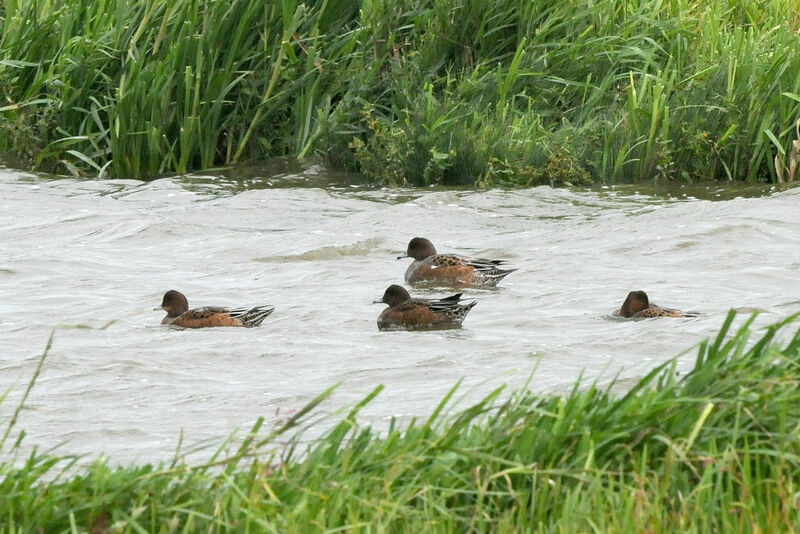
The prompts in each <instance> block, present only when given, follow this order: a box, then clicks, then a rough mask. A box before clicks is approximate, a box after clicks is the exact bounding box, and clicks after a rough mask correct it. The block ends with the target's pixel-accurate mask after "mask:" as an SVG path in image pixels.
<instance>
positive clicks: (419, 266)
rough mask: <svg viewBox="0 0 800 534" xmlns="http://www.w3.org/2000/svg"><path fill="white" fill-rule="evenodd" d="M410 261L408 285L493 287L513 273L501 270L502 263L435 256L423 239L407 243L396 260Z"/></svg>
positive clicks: (479, 259) (509, 270)
mask: <svg viewBox="0 0 800 534" xmlns="http://www.w3.org/2000/svg"><path fill="white" fill-rule="evenodd" d="M402 258H413V259H414V261H413V262H411V265H409V266H408V269H406V273H405V281H406V282H407V283H409V284H416V283H420V282H446V283H450V284H461V285H472V286H488V287H494V286H496V285H497V284H498V282H500V280H502V279H503V278H505V277H506V276H508V275H509V274H510V273H512V272H514V271H516V269H503V268H501V267H500V266H501V265H504V264H505V263H506V261H505V260H489V259H484V258H467V257H464V256H459V255H456V254H438V253H437V252H436V247H434V246H433V243H432V242H431V241H430V240H429V239H426V238H424V237H415V238H413V239H412V240H411V241H409V242H408V248H407V249H406V252H405V254H401V255H399V256H397V259H398V260H399V259H402Z"/></svg>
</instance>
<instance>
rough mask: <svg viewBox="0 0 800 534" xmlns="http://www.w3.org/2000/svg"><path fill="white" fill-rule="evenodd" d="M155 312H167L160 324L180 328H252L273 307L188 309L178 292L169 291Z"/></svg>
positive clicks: (260, 321)
mask: <svg viewBox="0 0 800 534" xmlns="http://www.w3.org/2000/svg"><path fill="white" fill-rule="evenodd" d="M155 309H156V310H164V311H166V312H167V315H166V317H164V319H163V320H162V321H161V324H165V325H173V326H180V327H182V328H210V327H215V326H243V327H245V328H252V327H254V326H260V325H261V323H262V321H264V318H265V317H267V316H268V315H269V314H271V313H272V312H273V311H274V310H275V307H274V306H256V307H254V308H233V309H231V308H223V307H219V306H207V307H204V308H195V309H193V310H190V309H189V301H188V300H187V299H186V297H185V296H184V295H183V293H181V292H180V291H176V290H174V289H170V290H169V291H167V292H166V293H164V298H163V299H162V301H161V306H159V307H157V308H155Z"/></svg>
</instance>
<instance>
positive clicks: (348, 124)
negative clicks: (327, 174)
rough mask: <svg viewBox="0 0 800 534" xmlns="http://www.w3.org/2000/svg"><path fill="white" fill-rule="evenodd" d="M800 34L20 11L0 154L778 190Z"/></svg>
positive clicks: (740, 8)
mask: <svg viewBox="0 0 800 534" xmlns="http://www.w3.org/2000/svg"><path fill="white" fill-rule="evenodd" d="M798 25H800V20H798V17H797V13H796V6H795V3H794V2H793V1H792V0H767V1H759V2H756V1H755V0H744V1H740V2H736V3H735V4H731V3H730V2H728V1H727V0H711V1H710V2H709V1H702V2H701V1H699V0H690V1H685V2H678V1H670V2H666V3H665V2H663V1H661V0H644V1H640V0H636V1H634V0H598V1H595V2H592V3H591V4H586V3H585V2H579V1H578V0H567V1H565V2H551V1H546V0H533V1H530V2H524V3H520V2H519V1H518V0H491V1H489V0H477V1H466V0H443V1H439V2H431V1H430V0H402V1H400V2H387V1H385V0H374V1H371V2H363V3H361V4H360V5H359V4H358V3H355V2H348V1H346V0H308V1H306V2H299V1H297V0H285V1H282V2H272V3H266V4H264V3H254V2H249V1H248V0H227V1H223V0H196V1H195V0H175V1H171V2H167V1H165V0H147V1H145V2H138V3H131V2H126V1H123V0H102V1H98V2H89V3H85V2H80V1H78V0H54V1H49V2H19V1H18V0H13V1H10V2H6V3H5V5H4V6H0V58H2V59H0V96H2V102H0V130H2V131H3V133H4V135H2V136H0V154H4V155H5V157H6V158H7V159H11V160H12V161H14V162H15V163H17V164H20V165H24V166H32V167H35V168H38V169H43V170H52V171H57V172H68V173H71V174H97V175H115V176H120V177H133V178H140V177H150V176H156V175H159V174H161V173H168V172H169V173H175V172H177V173H184V172H187V171H190V170H193V169H200V168H206V167H211V166H215V165H225V164H230V163H236V162H244V161H251V160H256V159H262V158H266V157H270V156H279V155H281V156H282V155H297V156H301V157H302V156H307V155H310V154H315V153H316V154H321V155H323V156H325V157H326V158H327V160H328V162H329V163H330V164H333V165H339V166H344V167H348V168H351V169H354V170H357V171H360V172H363V173H364V174H366V175H367V176H370V177H371V178H372V179H373V180H375V181H376V182H379V183H398V184H400V183H402V184H420V185H421V184H430V183H442V184H474V183H476V182H477V183H479V185H483V186H491V185H496V184H499V185H510V186H514V185H516V186H527V185H536V184H540V183H553V184H556V183H562V182H566V183H585V182H587V181H589V180H591V181H595V182H611V183H613V182H631V181H639V180H650V179H670V180H684V181H694V180H704V179H720V180H746V181H750V182H756V181H780V180H781V179H782V176H783V175H785V176H787V177H788V176H789V172H788V168H787V169H786V172H783V171H784V168H785V167H788V165H789V164H788V163H783V164H781V163H780V161H786V160H787V158H790V154H791V150H792V146H793V145H792V143H793V141H794V140H795V137H794V125H795V122H796V120H797V119H798V117H800V77H798V76H797V75H796V73H797V72H800V54H797V50H798V49H800V32H798V27H799V26H798ZM776 158H778V159H777V160H776ZM781 158H782V159H781ZM779 160H780V161H779ZM792 179H794V175H792Z"/></svg>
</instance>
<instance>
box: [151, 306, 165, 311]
mask: <svg viewBox="0 0 800 534" xmlns="http://www.w3.org/2000/svg"><path fill="white" fill-rule="evenodd" d="M163 309H164V306H156V307H155V308H153V311H161V310H163Z"/></svg>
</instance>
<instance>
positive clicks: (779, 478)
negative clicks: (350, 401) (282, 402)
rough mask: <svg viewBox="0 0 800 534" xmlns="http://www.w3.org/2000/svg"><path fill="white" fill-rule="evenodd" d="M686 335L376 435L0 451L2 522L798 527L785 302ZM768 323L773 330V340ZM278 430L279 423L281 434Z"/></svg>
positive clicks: (12, 528)
mask: <svg viewBox="0 0 800 534" xmlns="http://www.w3.org/2000/svg"><path fill="white" fill-rule="evenodd" d="M733 319H734V313H733V312H731V314H729V316H728V318H727V319H726V321H725V323H724V324H723V326H722V328H721V330H720V332H719V334H718V336H717V337H716V338H715V339H714V340H709V341H706V342H703V343H701V344H700V347H699V351H698V356H697V360H696V364H695V366H694V368H693V369H692V370H691V372H689V373H687V374H685V375H683V376H677V375H676V366H675V362H674V361H672V362H668V363H666V364H664V365H661V366H659V367H658V368H656V369H654V370H653V371H652V372H651V373H650V374H648V375H647V376H645V377H644V378H642V379H641V380H640V381H639V383H638V384H636V385H635V386H634V387H633V388H632V389H630V390H629V391H628V392H627V393H625V394H619V395H617V394H614V393H612V391H611V388H610V387H609V388H601V387H597V386H593V387H589V388H588V389H582V388H579V387H578V386H577V385H576V386H575V388H574V389H573V390H572V391H570V392H568V393H567V394H565V395H563V396H543V395H535V394H531V393H529V392H527V391H525V390H521V391H517V392H515V393H513V394H510V395H504V394H503V392H502V390H501V389H498V390H496V391H494V392H492V393H491V394H490V395H488V396H487V397H486V398H484V399H483V400H482V401H480V402H478V403H477V404H475V405H473V406H470V407H468V408H466V409H461V410H459V411H456V410H455V406H453V404H452V403H453V400H452V399H453V398H454V395H455V393H456V388H454V389H453V390H452V391H451V392H450V393H449V394H448V395H447V396H446V397H445V398H444V399H443V400H442V402H441V403H440V405H439V407H438V408H436V410H435V411H434V413H433V414H432V415H431V416H430V417H429V418H428V419H426V420H422V421H415V422H413V423H411V424H409V425H408V426H406V427H404V428H400V427H399V426H398V425H396V424H392V425H391V426H390V428H389V429H388V431H386V432H383V433H380V434H378V433H376V432H375V431H374V430H372V429H371V428H369V427H362V426H360V425H359V424H358V422H357V415H358V411H359V410H360V409H361V408H362V407H363V406H364V405H366V404H367V403H368V402H369V401H370V400H371V399H372V398H373V397H374V396H375V395H377V394H378V393H379V392H380V389H381V388H376V390H375V391H374V392H373V393H372V394H370V395H369V396H368V397H367V398H366V399H365V400H364V401H363V402H362V403H360V404H359V405H358V406H356V407H355V408H353V410H352V411H351V412H350V413H349V414H348V415H347V416H345V417H344V418H343V419H342V420H341V422H339V423H338V424H337V425H336V426H334V427H333V428H332V429H331V430H330V431H329V432H328V433H327V434H326V435H325V436H324V437H322V438H321V439H319V440H317V441H314V442H313V443H312V444H311V445H309V446H308V447H307V448H306V449H305V450H304V451H303V452H302V453H300V449H299V446H298V445H297V442H296V441H294V440H290V444H289V445H288V446H279V445H278V444H277V442H276V439H277V437H278V436H285V435H287V434H286V433H287V432H288V431H289V430H291V429H295V428H297V427H298V426H299V425H302V424H304V421H307V420H308V418H309V417H313V413H314V411H313V408H314V407H315V406H316V405H317V404H319V403H320V402H322V401H323V400H324V399H325V397H326V396H327V395H328V394H330V390H329V391H327V392H325V393H323V394H322V395H320V396H319V397H318V398H317V399H315V400H314V401H313V402H312V403H311V404H310V405H309V406H308V407H307V408H306V409H304V410H302V411H301V412H299V413H298V414H296V415H295V416H294V417H293V418H292V419H291V420H290V421H287V422H286V423H285V424H284V425H283V427H281V428H279V429H277V430H276V431H273V432H271V433H268V434H267V435H266V436H264V435H263V434H264V431H263V430H262V429H261V426H262V422H261V421H259V422H258V423H257V424H256V426H255V428H254V429H253V432H252V433H251V434H250V436H249V437H248V438H247V439H246V440H244V442H243V443H242V444H241V446H240V447H239V448H238V450H237V452H235V453H234V454H233V455H231V456H229V457H227V458H223V457H222V456H220V455H215V456H213V457H212V458H211V460H210V461H209V462H208V463H207V464H206V465H201V466H189V465H186V464H184V463H182V462H180V461H179V460H177V459H176V460H175V461H174V462H172V463H171V464H169V465H158V466H153V465H145V466H130V467H124V468H123V467H118V468H112V467H110V466H109V465H107V464H106V463H105V462H104V461H103V460H98V461H96V462H95V463H94V464H92V465H91V466H90V467H88V468H77V467H75V466H74V465H73V464H72V463H70V461H69V460H68V459H64V460H61V459H58V458H56V457H54V456H52V455H48V454H39V453H36V452H34V453H33V454H31V455H30V456H29V457H28V458H27V460H25V461H24V463H22V465H17V466H15V465H13V464H12V463H11V462H6V463H3V464H0V475H1V476H2V481H0V510H2V511H3V513H2V515H1V516H0V522H2V526H0V532H42V531H43V532H67V531H69V532H77V531H91V532H194V531H201V530H202V531H212V532H233V531H235V532H320V531H325V532H344V531H347V532H357V531H370V532H489V531H491V532H532V531H542V532H590V531H594V532H779V531H784V532H790V531H794V530H797V529H798V527H800V517H798V506H797V498H798V495H800V493H798V491H800V439H799V438H798V430H800V388H798V383H799V382H800V366H798V357H799V356H800V331H798V332H796V333H795V334H794V335H793V336H790V337H789V339H788V341H787V340H785V337H786V336H785V335H781V336H778V333H779V331H780V330H781V329H782V328H784V327H786V326H787V325H790V324H791V325H793V326H796V320H797V315H795V316H792V317H790V318H789V319H787V320H785V321H782V322H780V323H778V324H775V325H773V326H771V327H769V328H767V329H766V331H765V332H764V333H763V335H762V336H761V337H760V338H758V339H756V340H751V339H750V337H751V331H750V329H751V325H752V321H753V317H751V318H750V319H749V320H747V321H746V322H745V323H744V324H743V325H742V326H741V327H740V328H739V329H738V331H736V332H731V324H732V321H733ZM779 337H780V338H783V339H784V340H783V341H779ZM280 439H285V438H284V437H281V438H280Z"/></svg>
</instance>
